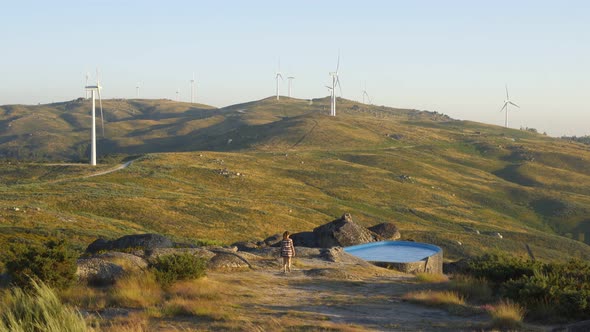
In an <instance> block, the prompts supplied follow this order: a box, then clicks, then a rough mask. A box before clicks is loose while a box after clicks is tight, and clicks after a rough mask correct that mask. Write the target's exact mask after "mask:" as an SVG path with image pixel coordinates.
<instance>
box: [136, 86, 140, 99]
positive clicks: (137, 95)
mask: <svg viewBox="0 0 590 332" xmlns="http://www.w3.org/2000/svg"><path fill="white" fill-rule="evenodd" d="M139 88H140V85H139V82H137V85H136V86H135V95H136V96H135V97H136V98H138V99H139Z"/></svg>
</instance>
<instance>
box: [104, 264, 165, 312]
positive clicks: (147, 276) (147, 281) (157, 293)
mask: <svg viewBox="0 0 590 332" xmlns="http://www.w3.org/2000/svg"><path fill="white" fill-rule="evenodd" d="M162 296H163V292H162V288H161V287H160V285H159V284H158V282H157V281H156V278H155V277H154V275H153V274H152V273H148V272H144V273H141V274H136V275H131V276H127V277H124V278H123V279H121V280H119V281H117V283H116V284H115V285H114V286H113V288H112V291H111V301H112V302H113V304H115V305H118V306H122V307H131V308H147V307H150V306H154V305H156V304H158V303H161V302H162Z"/></svg>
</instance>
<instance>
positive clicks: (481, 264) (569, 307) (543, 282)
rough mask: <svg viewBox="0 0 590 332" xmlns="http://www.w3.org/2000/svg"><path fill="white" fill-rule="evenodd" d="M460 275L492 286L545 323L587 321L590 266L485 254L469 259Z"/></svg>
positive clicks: (589, 301) (588, 315) (589, 299)
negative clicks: (482, 280) (471, 277)
mask: <svg viewBox="0 0 590 332" xmlns="http://www.w3.org/2000/svg"><path fill="white" fill-rule="evenodd" d="M463 273H467V274H469V275H472V276H475V277H477V278H484V279H486V280H488V281H490V282H492V283H494V284H495V287H496V289H497V290H499V293H500V295H501V296H502V297H503V298H508V299H510V300H512V301H514V302H517V303H519V304H521V305H523V306H525V307H526V309H527V312H528V314H529V316H530V317H533V318H537V319H541V320H544V321H554V320H568V319H570V320H571V319H588V318H590V264H588V263H586V262H583V261H580V260H572V261H569V262H567V263H549V264H547V263H540V262H532V261H525V260H522V259H518V258H513V257H509V256H503V255H495V254H491V255H490V254H488V255H484V256H481V257H477V258H474V259H472V260H471V261H470V262H469V263H468V264H467V267H466V268H465V269H464V271H463Z"/></svg>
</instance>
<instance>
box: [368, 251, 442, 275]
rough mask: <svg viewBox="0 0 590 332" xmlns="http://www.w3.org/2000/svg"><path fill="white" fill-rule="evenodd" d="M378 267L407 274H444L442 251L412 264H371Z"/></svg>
mask: <svg viewBox="0 0 590 332" xmlns="http://www.w3.org/2000/svg"><path fill="white" fill-rule="evenodd" d="M371 263H373V264H375V265H377V266H381V267H385V268H388V269H394V270H397V271H400V272H405V273H414V274H415V273H424V272H425V273H432V274H442V273H443V252H442V250H441V251H440V252H438V253H436V254H434V255H432V256H430V257H427V258H425V259H423V260H421V261H417V262H411V263H389V262H371Z"/></svg>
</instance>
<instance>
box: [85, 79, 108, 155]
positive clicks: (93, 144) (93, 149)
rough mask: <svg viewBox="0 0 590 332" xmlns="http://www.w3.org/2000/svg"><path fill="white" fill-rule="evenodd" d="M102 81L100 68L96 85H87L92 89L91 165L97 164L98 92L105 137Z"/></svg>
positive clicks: (88, 89) (89, 89) (87, 89)
mask: <svg viewBox="0 0 590 332" xmlns="http://www.w3.org/2000/svg"><path fill="white" fill-rule="evenodd" d="M100 89H102V87H101V86H100V82H99V80H98V69H97V70H96V85H86V91H90V95H91V97H92V133H91V142H90V144H91V148H90V165H92V166H96V95H97V94H98V102H99V105H100V120H101V123H102V136H103V137H104V117H103V114H102V98H101V96H100Z"/></svg>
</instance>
